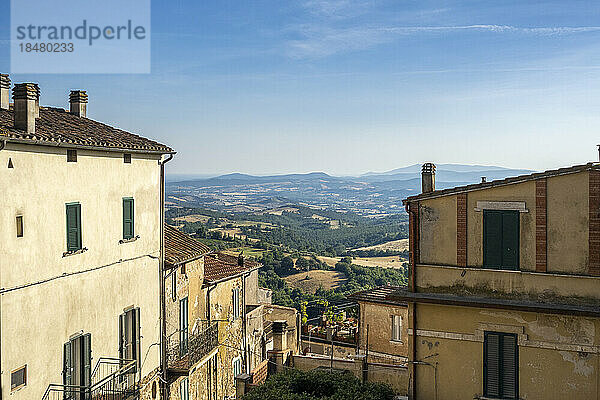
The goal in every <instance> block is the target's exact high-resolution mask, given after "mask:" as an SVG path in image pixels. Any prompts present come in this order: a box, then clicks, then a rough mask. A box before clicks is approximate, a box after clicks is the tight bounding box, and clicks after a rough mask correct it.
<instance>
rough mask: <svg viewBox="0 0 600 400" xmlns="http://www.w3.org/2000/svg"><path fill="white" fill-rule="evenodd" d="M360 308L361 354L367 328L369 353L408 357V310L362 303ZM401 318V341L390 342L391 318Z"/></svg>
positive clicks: (365, 341)
mask: <svg viewBox="0 0 600 400" xmlns="http://www.w3.org/2000/svg"><path fill="white" fill-rule="evenodd" d="M359 306H360V319H361V321H360V342H359V347H360V349H361V353H362V352H364V351H365V349H366V345H367V326H368V327H369V351H370V352H378V353H383V354H390V355H394V356H400V357H407V355H408V336H407V329H408V308H407V307H401V306H392V305H387V304H377V303H364V302H361V303H360V304H359ZM393 315H399V316H401V317H402V334H401V341H395V340H392V316H393Z"/></svg>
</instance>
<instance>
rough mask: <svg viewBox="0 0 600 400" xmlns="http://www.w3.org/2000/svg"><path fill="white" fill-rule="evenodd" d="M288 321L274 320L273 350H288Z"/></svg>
mask: <svg viewBox="0 0 600 400" xmlns="http://www.w3.org/2000/svg"><path fill="white" fill-rule="evenodd" d="M286 328H287V321H286V320H278V321H273V351H285V350H287V333H286V330H287V329H286Z"/></svg>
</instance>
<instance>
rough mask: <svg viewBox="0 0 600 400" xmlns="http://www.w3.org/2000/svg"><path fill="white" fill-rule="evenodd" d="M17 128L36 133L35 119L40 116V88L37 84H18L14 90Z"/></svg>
mask: <svg viewBox="0 0 600 400" xmlns="http://www.w3.org/2000/svg"><path fill="white" fill-rule="evenodd" d="M13 101H14V102H15V106H14V107H15V128H17V129H22V130H24V131H26V132H27V133H35V119H36V117H37V115H39V101H40V88H39V86H38V85H36V84H35V83H17V84H16V85H15V87H14V88H13Z"/></svg>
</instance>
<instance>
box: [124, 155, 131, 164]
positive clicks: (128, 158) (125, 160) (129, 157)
mask: <svg viewBox="0 0 600 400" xmlns="http://www.w3.org/2000/svg"><path fill="white" fill-rule="evenodd" d="M123 162H124V163H125V164H131V154H129V153H125V154H123Z"/></svg>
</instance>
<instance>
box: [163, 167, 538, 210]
mask: <svg viewBox="0 0 600 400" xmlns="http://www.w3.org/2000/svg"><path fill="white" fill-rule="evenodd" d="M532 172H533V171H530V170H526V169H510V168H503V167H497V166H483V165H463V164H440V165H437V168H436V189H445V188H449V187H454V186H460V185H466V184H471V183H477V182H480V181H481V178H482V177H484V176H485V177H486V179H487V181H492V180H494V179H503V178H506V177H509V176H517V175H523V174H529V173H532ZM189 178H192V179H183V180H181V181H176V180H174V177H171V179H169V180H168V182H167V195H168V203H169V205H170V206H189V207H204V208H208V209H215V210H220V211H233V212H261V211H264V210H266V209H269V208H273V207H277V206H280V205H283V204H300V205H305V206H308V207H314V208H318V209H328V210H334V211H339V212H353V213H357V214H360V215H364V216H369V217H378V216H384V215H389V214H396V213H402V212H404V211H403V210H404V208H403V206H402V199H403V198H406V197H407V196H411V195H414V194H417V193H419V192H420V191H421V165H420V164H415V165H411V166H408V167H403V168H397V169H394V170H391V171H387V172H381V173H375V172H369V173H366V174H363V175H361V176H356V177H339V176H331V175H328V174H326V173H324V172H311V173H307V174H284V175H269V176H254V175H247V174H241V173H232V174H226V175H221V176H215V177H202V176H191V177H189Z"/></svg>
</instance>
